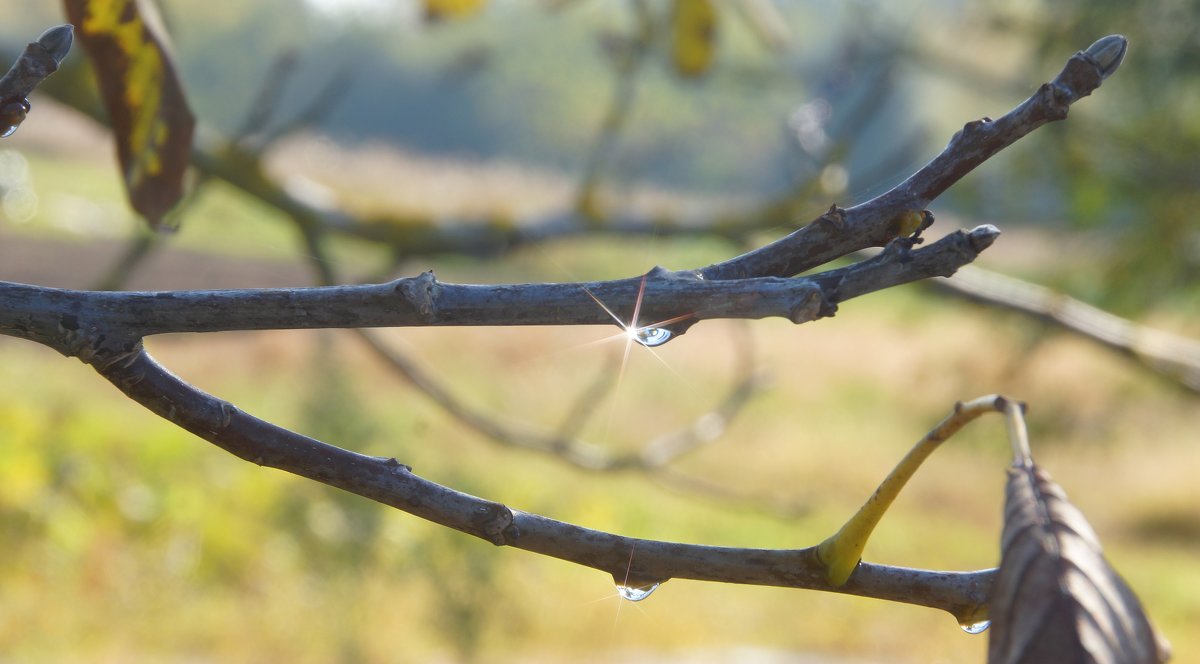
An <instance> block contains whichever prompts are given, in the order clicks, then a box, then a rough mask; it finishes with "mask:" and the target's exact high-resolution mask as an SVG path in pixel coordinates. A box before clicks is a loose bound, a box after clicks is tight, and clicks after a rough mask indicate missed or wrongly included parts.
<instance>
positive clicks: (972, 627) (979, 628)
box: [959, 620, 992, 634]
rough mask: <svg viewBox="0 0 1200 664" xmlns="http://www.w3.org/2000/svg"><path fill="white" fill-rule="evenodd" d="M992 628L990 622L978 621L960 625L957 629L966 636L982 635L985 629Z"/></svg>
mask: <svg viewBox="0 0 1200 664" xmlns="http://www.w3.org/2000/svg"><path fill="white" fill-rule="evenodd" d="M991 626H992V621H990V620H980V621H979V622H974V623H960V624H959V627H961V628H962V631H964V632H966V633H967V634H982V633H983V632H984V631H985V630H986V629H987V628H989V627H991Z"/></svg>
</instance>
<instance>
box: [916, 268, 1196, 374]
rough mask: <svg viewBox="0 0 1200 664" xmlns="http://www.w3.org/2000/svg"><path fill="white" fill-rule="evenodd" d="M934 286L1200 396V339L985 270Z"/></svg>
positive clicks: (964, 272)
mask: <svg viewBox="0 0 1200 664" xmlns="http://www.w3.org/2000/svg"><path fill="white" fill-rule="evenodd" d="M928 283H929V285H930V286H931V287H933V288H936V289H938V290H943V291H949V292H951V293H953V294H956V295H961V296H964V297H966V298H967V299H970V300H974V301H976V302H981V303H983V304H987V305H989V306H993V307H1000V308H1004V309H1010V310H1012V311H1016V312H1019V313H1022V314H1025V315H1026V316H1030V317H1032V318H1035V319H1037V320H1041V321H1045V322H1048V323H1052V324H1054V325H1057V326H1059V327H1061V328H1063V329H1066V330H1069V331H1071V332H1074V333H1076V334H1079V335H1081V336H1083V337H1085V338H1087V339H1090V340H1092V341H1094V342H1096V343H1099V344H1101V345H1103V346H1106V347H1108V348H1111V349H1113V350H1115V351H1117V352H1119V353H1122V354H1124V355H1127V356H1129V357H1131V358H1133V359H1135V360H1137V361H1139V362H1141V363H1142V364H1145V365H1146V366H1149V367H1150V368H1152V369H1154V370H1155V371H1157V372H1158V373H1160V374H1162V375H1163V376H1165V377H1167V378H1170V379H1171V380H1173V381H1175V382H1177V383H1178V384H1180V385H1182V386H1184V387H1186V388H1187V389H1189V390H1191V391H1193V392H1200V341H1196V340H1195V339H1189V338H1187V337H1183V336H1180V335H1176V334H1172V333H1170V332H1166V331H1164V330H1157V329H1154V328H1151V327H1147V326H1145V325H1139V324H1138V323H1135V322H1133V321H1131V320H1128V319H1125V318H1121V317H1120V316H1117V315H1115V314H1112V313H1109V312H1107V311H1104V310H1103V309H1099V308H1097V307H1094V306H1092V305H1090V304H1087V303H1086V302H1082V301H1080V300H1077V299H1075V298H1073V297H1070V296H1069V295H1065V294H1063V293H1059V292H1057V291H1054V290H1051V289H1049V288H1047V287H1045V286H1040V285H1038V284H1034V283H1030V282H1028V281H1023V280H1021V279H1017V278H1016V277H1010V276H1007V275H1003V274H999V273H996V272H992V271H989V270H985V269H983V268H980V267H975V266H965V267H964V268H963V269H961V270H959V271H958V272H956V273H955V274H954V277H953V278H951V279H938V280H932V281H929V282H928Z"/></svg>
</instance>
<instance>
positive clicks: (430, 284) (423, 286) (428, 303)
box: [394, 270, 442, 322]
mask: <svg viewBox="0 0 1200 664" xmlns="http://www.w3.org/2000/svg"><path fill="white" fill-rule="evenodd" d="M394 288H395V289H396V291H397V292H398V293H400V294H401V295H403V296H404V299H406V300H408V302H409V304H411V305H412V307H413V308H414V309H416V311H417V313H419V314H420V315H421V316H422V317H423V318H424V319H425V320H426V321H429V322H432V321H433V319H434V318H435V317H436V315H435V312H436V311H437V299H438V297H439V296H440V295H441V294H442V285H441V284H439V283H438V281H437V278H436V277H434V276H433V270H427V271H425V272H422V273H421V274H420V276H416V277H409V278H407V279H397V280H396V281H395V286H394Z"/></svg>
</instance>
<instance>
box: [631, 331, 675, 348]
mask: <svg viewBox="0 0 1200 664" xmlns="http://www.w3.org/2000/svg"><path fill="white" fill-rule="evenodd" d="M633 338H634V340H635V341H637V342H638V343H639V344H641V345H643V346H661V345H663V344H665V343H667V342H668V341H670V340H671V331H670V330H668V329H667V328H665V327H639V328H638V329H636V330H634V332H633Z"/></svg>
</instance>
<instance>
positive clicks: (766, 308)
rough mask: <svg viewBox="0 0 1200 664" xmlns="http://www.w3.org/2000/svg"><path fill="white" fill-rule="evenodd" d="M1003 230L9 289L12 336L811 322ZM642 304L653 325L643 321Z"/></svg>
mask: <svg viewBox="0 0 1200 664" xmlns="http://www.w3.org/2000/svg"><path fill="white" fill-rule="evenodd" d="M998 233H999V232H998V231H997V230H996V229H995V228H994V227H991V226H981V227H979V228H976V229H975V230H973V231H971V232H969V233H966V232H962V231H957V232H955V233H952V234H950V235H947V236H946V237H944V238H942V239H940V240H938V241H937V242H935V243H933V244H931V245H930V246H928V247H924V248H921V249H917V250H915V251H911V252H910V251H908V250H907V249H905V248H902V247H899V246H897V247H896V248H895V250H890V251H884V252H882V253H881V254H880V255H879V256H877V257H875V258H872V259H869V260H867V261H864V262H862V263H860V264H858V265H854V266H851V267H849V268H842V269H839V270H833V271H830V272H828V273H826V274H824V275H817V277H815V278H812V279H807V278H795V279H782V278H776V277H767V278H762V279H741V280H737V281H707V280H705V279H701V278H699V277H697V276H696V275H695V273H691V272H669V271H667V270H664V269H662V268H655V269H654V270H651V271H650V272H649V273H648V274H647V275H646V277H644V278H633V279H621V280H617V281H597V282H586V283H560V284H512V285H462V284H444V283H441V282H439V281H437V280H436V279H435V278H434V276H433V273H432V272H426V273H424V274H422V275H421V276H418V277H410V278H406V279H397V280H396V281H393V282H390V283H386V284H367V285H358V286H331V287H324V288H296V289H243V290H225V291H160V292H99V291H74V290H63V289H56V288H44V287H41V286H28V285H24V284H12V283H7V282H0V334H8V335H10V336H18V337H22V338H27V339H32V340H35V341H38V342H40V343H45V344H47V345H50V346H51V347H54V348H57V349H59V350H60V351H62V352H64V353H67V354H71V355H75V354H78V353H77V352H73V351H72V350H71V348H72V346H73V344H74V343H75V341H77V340H78V338H81V337H82V336H87V335H91V334H95V333H97V332H98V331H99V332H101V333H105V332H106V333H108V334H110V335H112V336H114V337H122V338H124V337H131V338H141V337H144V336H149V335H154V334H164V333H168V332H219V331H230V330H278V329H318V328H331V327H409V326H459V325H603V324H611V323H613V321H612V319H611V317H610V315H609V313H608V312H607V311H606V310H605V309H604V308H602V307H600V306H597V301H599V302H603V303H605V305H606V306H607V307H608V309H610V310H612V311H613V312H615V313H616V315H619V316H621V317H622V320H623V321H630V322H629V323H628V324H630V325H634V324H636V325H638V326H645V325H662V326H664V327H669V329H671V330H672V331H673V332H674V334H680V333H682V332H683V331H686V329H687V327H689V326H690V325H692V324H693V323H695V322H696V321H699V320H705V319H713V318H748V319H758V318H767V317H783V318H788V319H790V320H791V321H792V322H794V323H805V322H809V321H812V320H816V319H818V318H821V317H824V316H829V315H831V314H832V313H833V311H834V309H835V308H836V305H837V303H839V302H842V301H844V300H846V299H849V298H851V297H855V296H858V295H862V294H864V293H868V292H871V291H874V290H881V289H884V288H888V287H890V286H894V285H897V284H901V283H907V282H910V281H915V280H918V279H924V278H927V277H930V276H935V275H941V276H945V275H949V274H952V273H953V272H954V270H956V269H957V268H959V267H961V266H962V265H965V264H967V263H969V262H970V261H972V260H974V259H975V257H976V256H977V255H978V254H979V252H980V251H982V250H983V249H985V248H987V247H988V246H990V245H991V243H992V241H993V240H994V239H995V238H996V236H997V235H998ZM639 301H640V305H639V304H638V303H639ZM637 306H640V311H641V318H640V320H638V321H633V311H634V309H635V308H636V307H637ZM666 321H678V322H675V323H671V324H670V325H669V326H668V325H667V324H666Z"/></svg>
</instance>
